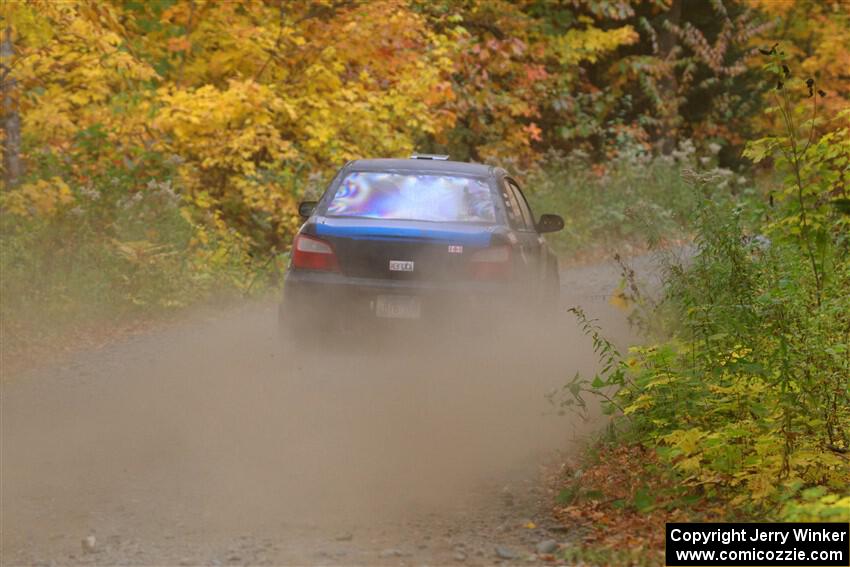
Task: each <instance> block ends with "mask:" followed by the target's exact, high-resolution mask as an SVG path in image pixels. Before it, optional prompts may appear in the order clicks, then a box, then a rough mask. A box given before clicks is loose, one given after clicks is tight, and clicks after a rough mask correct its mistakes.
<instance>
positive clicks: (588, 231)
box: [522, 144, 743, 261]
mask: <svg viewBox="0 0 850 567" xmlns="http://www.w3.org/2000/svg"><path fill="white" fill-rule="evenodd" d="M697 161H698V160H697V158H696V156H695V154H694V151H693V148H692V146H691V145H690V144H683V145H682V147H681V148H680V149H679V150H678V151H676V152H674V153H673V154H672V155H670V156H663V157H652V156H651V155H649V154H644V153H640V152H636V151H632V152H624V153H623V154H621V155H620V156H618V157H617V158H615V159H612V160H611V161H609V162H608V163H606V164H605V165H604V166H602V165H599V164H593V163H590V162H589V161H588V160H587V159H586V158H584V157H583V156H582V155H581V154H572V155H570V156H562V155H558V154H552V155H549V156H547V159H546V160H545V162H544V163H545V167H544V168H542V169H539V170H534V171H531V172H527V173H526V175H524V176H523V177H522V179H523V180H524V182H525V187H526V188H527V189H526V193H527V195H528V198H529V201H530V202H531V205H532V207H533V209H534V211H535V213H536V214H538V215H539V214H541V213H557V214H560V215H561V216H563V217H564V223H565V226H564V230H563V231H561V232H557V233H553V234H551V235H547V240H549V242H550V243H551V244H552V245H553V246H554V248H555V249H556V250H557V251H558V253H559V254H560V255H562V256H563V257H564V258H567V259H569V260H571V261H575V260H581V259H582V258H591V259H593V258H597V257H599V256H600V255H601V254H610V252H611V251H612V250H614V249H617V250H620V251H621V252H622V251H626V250H625V249H627V248H629V247H633V249H641V248H644V247H645V246H646V245H647V244H649V245H651V246H659V245H663V244H664V243H665V242H669V241H673V240H677V239H682V238H687V236H688V231H689V222H690V219H689V217H688V215H689V214H690V211H692V210H693V207H694V203H695V199H696V194H695V192H694V191H693V188H692V187H690V186H689V185H688V184H687V183H685V182H684V180H683V179H682V174H681V172H682V169H683V168H694V167H696V166H697V165H696V164H697ZM711 163H712V158H709V159H708V160H707V164H706V165H705V167H711ZM718 171H720V170H718ZM722 171H724V172H725V173H724V175H725V176H726V177H727V183H729V184H737V183H738V181H737V179H738V178H737V177H736V176H734V175H732V173H731V172H728V171H726V170H722ZM742 181H743V179H742Z"/></svg>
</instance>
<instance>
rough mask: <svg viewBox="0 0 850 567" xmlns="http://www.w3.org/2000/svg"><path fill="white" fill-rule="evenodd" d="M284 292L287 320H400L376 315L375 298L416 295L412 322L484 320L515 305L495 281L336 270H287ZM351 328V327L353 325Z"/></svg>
mask: <svg viewBox="0 0 850 567" xmlns="http://www.w3.org/2000/svg"><path fill="white" fill-rule="evenodd" d="M284 281H285V283H284V291H283V304H282V305H281V317H282V318H284V319H289V321H288V322H289V323H290V324H295V325H302V324H314V325H315V324H320V325H325V324H331V325H332V324H335V323H349V324H353V323H356V324H357V325H358V326H360V325H361V324H363V323H368V322H370V321H373V322H375V323H379V322H381V321H384V322H387V321H392V322H396V321H398V322H401V323H411V322H412V321H405V320H401V319H383V318H380V317H378V316H377V314H376V305H377V301H378V296H382V295H403V296H408V297H410V296H413V297H416V298H418V300H419V302H420V303H421V315H420V317H419V318H417V319H416V321H420V322H427V323H433V322H444V321H456V320H458V319H468V318H470V316H476V318H477V319H478V320H479V321H485V320H487V319H489V318H490V317H491V316H496V315H499V314H504V313H506V312H509V311H510V310H511V309H514V308H516V307H517V302H516V301H514V300H512V297H514V294H512V289H513V288H512V286H511V285H510V284H508V283H498V282H474V281H469V282H462V281H461V282H438V281H437V282H435V281H417V280H386V279H371V278H352V277H347V276H344V275H342V274H338V273H330V272H311V271H302V270H289V271H288V272H287V274H286V278H285V280H284ZM352 326H353V325H352Z"/></svg>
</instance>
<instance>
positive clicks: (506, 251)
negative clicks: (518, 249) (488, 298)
mask: <svg viewBox="0 0 850 567" xmlns="http://www.w3.org/2000/svg"><path fill="white" fill-rule="evenodd" d="M511 264H512V263H511V248H510V246H506V245H500V246H491V247H490V248H484V249H483V250H479V251H477V252H475V253H474V254H472V257H471V258H470V265H471V266H472V277H474V278H475V279H479V280H493V279H506V278H509V277H510V275H511Z"/></svg>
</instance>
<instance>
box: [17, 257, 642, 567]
mask: <svg viewBox="0 0 850 567" xmlns="http://www.w3.org/2000/svg"><path fill="white" fill-rule="evenodd" d="M638 264H639V266H638V267H639V268H640V271H641V273H645V274H646V273H651V272H652V269H651V266H652V261H651V260H650V259H648V258H643V259H641V261H640V262H639V263H638ZM618 282H619V270H618V268H617V267H616V266H615V265H613V264H599V265H594V266H589V267H583V268H575V269H569V270H565V271H564V272H563V274H562V307H564V308H565V307H567V306H570V305H581V306H582V307H584V308H585V310H586V311H587V312H588V313H589V314H591V315H592V316H596V317H599V318H601V320H602V322H603V324H604V325H605V327H606V328H607V329H608V330H610V332H611V334H612V335H613V336H614V337H615V338H617V339H618V340H620V341H625V340H627V337H628V329H627V328H626V325H625V322H624V318H623V314H622V313H620V312H619V311H617V310H616V309H615V308H613V307H611V306H610V305H609V303H608V297H609V295H610V293H611V292H612V291H613V290H614V289H615V287H616V286H617V284H618ZM275 309H276V305H275V304H274V302H273V301H266V302H258V303H250V304H246V305H243V306H241V307H238V308H228V309H226V310H223V311H222V312H220V313H216V314H215V315H209V314H207V315H205V316H194V317H190V318H188V319H187V320H186V321H184V322H182V323H180V324H176V325H172V326H169V327H168V328H165V329H158V330H156V331H151V332H149V333H147V334H144V335H140V336H136V337H133V338H131V339H128V340H123V341H120V342H115V343H112V344H109V345H107V346H105V347H103V348H100V349H97V350H93V351H87V352H78V353H76V354H74V355H72V356H70V357H68V358H67V359H66V360H64V361H63V362H62V363H60V364H52V365H50V366H47V367H43V368H39V369H35V370H30V371H27V372H26V373H21V374H19V375H16V376H5V377H3V381H2V383H3V391H2V424H0V425H2V431H0V433H2V452H0V457H2V462H1V463H0V466H2V506H1V507H2V510H0V512H2V557H0V564H2V565H33V564H35V565H51V564H57V565H67V564H80V565H153V564H156V565H242V564H262V565H271V564H275V565H303V564H310V565H313V564H340V565H402V564H403V565H446V564H463V565H490V564H495V563H504V564H511V563H522V564H527V563H528V561H532V562H533V561H535V560H536V557H537V556H536V553H537V552H538V551H540V552H541V553H542V552H544V551H550V550H552V549H554V548H555V547H556V546H557V545H563V544H568V542H569V539H570V537H571V534H570V533H569V531H564V530H563V529H562V528H560V527H559V526H555V525H553V524H552V522H551V521H550V520H549V519H548V518H547V516H546V507H547V505H548V502H550V499H551V495H549V494H546V493H545V491H544V489H543V484H542V483H541V482H540V478H539V475H540V469H541V466H542V465H544V464H546V463H547V462H553V461H557V460H558V459H561V458H565V457H567V456H569V453H570V451H574V450H575V447H576V445H577V443H580V442H581V441H582V440H583V439H586V437H587V434H588V432H590V431H593V430H594V429H595V428H597V427H598V426H599V422H600V419H599V418H597V419H596V420H595V421H591V422H589V423H588V422H582V421H580V420H577V419H574V418H566V417H557V416H556V415H555V414H554V412H553V411H552V409H551V408H550V407H549V406H548V405H547V402H546V401H545V399H544V393H545V392H546V391H548V390H550V389H551V388H553V387H555V386H557V385H559V384H561V383H563V381H564V380H565V379H566V378H568V377H570V376H572V375H573V374H574V373H575V372H576V371H578V370H580V371H585V372H587V371H589V370H592V369H593V367H594V357H593V353H592V351H591V349H590V343H589V340H588V339H587V338H586V337H584V336H582V335H581V334H580V333H579V332H578V331H577V329H576V327H575V324H574V322H573V321H572V320H571V319H570V318H569V316H568V315H566V314H564V315H563V317H562V320H560V321H559V323H558V328H557V330H556V331H555V332H550V333H547V336H534V332H533V331H529V332H528V337H527V338H526V340H522V341H518V342H517V343H516V344H515V345H514V346H512V347H509V348H505V347H504V346H503V347H498V348H494V346H493V344H494V343H493V341H491V340H490V339H489V338H488V337H478V338H463V337H457V336H452V335H451V334H444V333H439V332H438V333H432V335H429V336H428V337H426V338H424V339H423V337H422V336H418V337H416V338H411V337H410V336H404V335H401V336H396V337H385V338H383V339H381V340H375V341H371V340H370V341H359V342H358V343H354V344H353V345H352V344H340V345H332V346H331V348H327V349H324V350H323V351H322V352H321V355H320V354H317V353H313V354H310V355H302V356H294V355H293V353H292V352H291V351H290V350H289V349H288V348H287V347H286V346H285V345H284V346H281V344H280V341H279V339H278V334H277V328H276V321H275V312H276V311H275ZM562 311H563V309H562ZM529 522H532V523H533V526H534V527H532V524H530V523H529Z"/></svg>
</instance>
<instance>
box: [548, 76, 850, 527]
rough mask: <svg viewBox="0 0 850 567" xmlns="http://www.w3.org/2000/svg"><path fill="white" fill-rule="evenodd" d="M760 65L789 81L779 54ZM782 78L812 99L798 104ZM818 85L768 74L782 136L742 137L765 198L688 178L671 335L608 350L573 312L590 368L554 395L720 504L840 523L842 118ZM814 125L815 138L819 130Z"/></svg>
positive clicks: (845, 359) (847, 393) (845, 446)
mask: <svg viewBox="0 0 850 567" xmlns="http://www.w3.org/2000/svg"><path fill="white" fill-rule="evenodd" d="M768 70H771V71H773V72H775V73H777V74H779V75H780V76H783V78H786V79H787V78H788V77H787V75H788V71H787V68H784V69H783V64H782V63H781V61H772V62H771V63H770V64H769V65H768ZM795 87H797V89H798V91H802V92H803V93H805V92H806V90H808V92H809V94H810V98H811V99H812V100H808V101H806V100H805V99H804V102H805V104H804V105H803V104H798V103H797V101H796V100H795V97H794V95H793V94H791V93H789V89H793V88H795ZM816 93H817V90H816V88H813V83H812V82H809V83H807V84H806V86H805V87H804V86H803V83H802V80H798V84H795V83H794V81H793V80H789V81H788V84H787V85H786V86H785V88H783V84H782V83H781V82H779V83H778V90H777V93H776V100H777V105H776V107H775V108H774V109H773V112H776V113H779V114H780V115H781V117H782V119H783V122H784V123H785V125H786V130H785V132H783V133H782V134H781V135H778V136H774V137H768V138H763V139H760V140H757V141H754V142H752V143H751V144H749V145H748V149H747V151H746V154H745V155H746V156H747V157H749V158H750V159H752V160H753V161H756V162H762V161H765V162H766V163H770V164H771V165H772V168H773V169H775V171H776V173H777V174H778V175H777V177H776V179H777V180H778V182H777V183H772V184H769V186H768V195H766V197H767V198H766V199H764V201H766V202H767V204H764V202H756V201H753V200H750V199H746V198H745V199H736V200H729V199H719V198H717V192H716V187H717V185H718V181H719V180H718V179H717V177H716V176H713V175H709V174H691V175H690V176H688V177H689V181H690V183H691V184H692V185H693V186H694V188H695V190H696V191H695V193H696V194H698V195H701V196H702V198H701V199H700V200H699V202H698V204H697V206H696V208H695V210H694V214H693V219H694V232H695V246H696V253H695V255H694V256H693V258H691V259H690V261H689V265H687V266H684V265H681V264H675V263H674V264H671V265H670V266H669V269H668V274H667V277H666V282H665V296H664V300H663V302H662V306H661V310H662V311H663V312H666V313H673V314H674V315H675V321H676V325H675V327H674V328H673V334H672V336H671V337H669V338H668V339H666V340H664V341H662V342H661V343H660V344H658V345H655V346H648V347H646V346H645V347H636V348H632V349H631V350H630V353H629V354H628V356H621V355H620V353H619V352H618V351H617V350H616V348H615V347H614V346H613V345H611V343H609V342H608V341H606V340H605V339H604V338H603V337H602V336H601V334H600V330H599V329H598V328H597V327H596V326H595V324H594V323H593V322H592V321H588V320H587V318H586V317H585V316H584V314H583V313H582V312H581V311H578V310H576V311H575V313H576V315H577V316H578V317H579V320H580V323H581V324H582V326H583V328H584V329H585V332H587V333H588V334H590V335H592V337H593V339H594V346H595V347H596V349H597V352H598V353H599V355H600V358H601V362H602V366H603V370H602V372H601V373H600V374H599V375H597V376H595V377H593V378H592V379H585V378H582V377H580V376H577V377H576V378H574V379H573V380H572V381H571V382H570V383H569V384H567V385H566V386H565V388H564V390H563V392H562V394H563V397H562V398H561V402H562V403H563V404H564V405H566V406H572V407H575V406H576V405H577V406H578V407H583V406H584V399H583V394H586V393H591V394H595V395H598V396H601V397H602V398H603V400H604V405H605V407H606V409H607V411H608V412H609V413H618V414H619V417H618V418H617V422H618V423H620V424H621V425H622V426H623V429H624V430H627V431H628V435H629V436H631V438H632V439H635V440H637V441H638V442H640V443H642V444H645V445H647V446H649V447H654V448H655V449H656V450H657V452H658V454H659V455H660V456H661V457H662V458H663V459H664V460H665V462H667V463H668V465H669V466H670V468H671V470H672V472H673V473H674V474H676V475H677V476H678V478H679V479H680V482H682V483H684V484H685V485H687V486H690V487H691V489H692V490H693V491H695V492H697V493H699V494H702V495H705V496H708V497H717V498H722V499H724V500H728V501H729V502H730V503H731V504H733V506H732V507H731V509H730V512H733V511H735V512H741V511H743V512H744V513H749V514H752V515H755V516H759V517H770V518H778V519H789V520H790V519H796V520H801V519H832V520H838V519H842V520H847V519H848V516H850V507H848V502H850V492H848V487H850V293H848V290H850V251H848V228H850V216H848V215H847V214H846V207H845V204H846V203H847V199H846V198H847V195H846V188H847V186H848V183H850V129H848V124H847V119H848V116H850V113H848V112H844V113H840V114H839V115H838V116H837V117H835V118H834V119H832V120H830V121H829V122H823V121H821V120H819V119H818V118H817V116H816V109H817V103H818V98H817V97H818V96H822V95H818V94H816ZM804 121H805V122H804ZM800 123H803V124H805V126H806V127H805V128H801V127H800V126H799V124H800ZM816 126H817V127H818V128H823V129H824V130H826V132H827V133H826V134H824V135H823V136H822V137H819V138H816V136H815V127H816ZM767 160H770V161H769V162H767ZM653 315H654V314H650V315H649V316H653Z"/></svg>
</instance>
